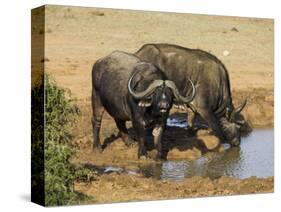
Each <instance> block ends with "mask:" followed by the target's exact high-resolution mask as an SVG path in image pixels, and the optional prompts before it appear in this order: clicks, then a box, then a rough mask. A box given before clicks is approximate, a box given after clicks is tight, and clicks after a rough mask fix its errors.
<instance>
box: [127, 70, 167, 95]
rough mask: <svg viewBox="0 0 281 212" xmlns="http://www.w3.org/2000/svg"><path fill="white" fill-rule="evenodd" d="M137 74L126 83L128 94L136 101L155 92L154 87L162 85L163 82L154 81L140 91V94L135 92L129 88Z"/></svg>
mask: <svg viewBox="0 0 281 212" xmlns="http://www.w3.org/2000/svg"><path fill="white" fill-rule="evenodd" d="M136 73H137V72H135V73H134V74H133V75H132V76H131V77H130V79H129V82H128V90H129V92H130V94H131V95H132V96H133V97H134V98H136V99H142V98H144V97H147V96H149V95H150V94H152V93H153V91H154V90H155V88H156V87H158V86H161V85H163V82H164V81H163V80H154V81H153V82H152V83H151V84H150V85H149V86H148V88H147V89H146V90H144V91H141V92H135V91H133V89H132V87H131V83H132V79H133V78H134V76H135V75H136Z"/></svg>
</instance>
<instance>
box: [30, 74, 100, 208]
mask: <svg viewBox="0 0 281 212" xmlns="http://www.w3.org/2000/svg"><path fill="white" fill-rule="evenodd" d="M44 81H45V89H44V88H43V89H42V88H38V87H35V88H34V89H33V90H34V92H33V93H32V94H36V93H37V92H36V91H37V90H38V91H41V92H42V90H43V91H44V92H45V101H44V99H42V98H39V99H38V101H42V100H43V102H41V104H43V105H45V107H44V117H45V120H44V121H45V131H44V133H45V134H44V161H45V169H44V175H43V176H44V178H45V187H44V191H45V199H44V200H45V201H44V202H45V205H47V206H53V205H68V204H76V203H80V201H83V200H84V199H85V198H86V197H85V196H83V195H81V194H78V193H77V192H74V190H73V182H74V181H75V180H92V179H93V178H94V176H95V173H94V172H92V171H91V170H88V169H84V168H82V169H79V170H75V169H74V167H73V166H72V164H70V162H69V160H70V158H71V157H72V155H73V154H74V153H75V149H74V147H72V146H71V144H70V141H71V140H72V139H73V133H72V131H73V127H74V126H75V125H76V124H77V121H78V115H79V113H80V112H79V108H78V107H77V105H76V104H75V101H74V100H72V99H71V95H70V92H67V91H66V90H65V89H63V88H60V87H58V86H57V85H56V84H55V83H54V81H53V80H50V78H49V77H48V76H45V79H44ZM40 86H41V87H42V86H44V85H43V83H41V85H40ZM35 96H36V95H35ZM38 96H40V95H38ZM33 115H36V114H33ZM37 116H38V117H37V118H38V119H42V114H40V113H38V114H37ZM33 118H34V117H33ZM35 119H36V118H35ZM32 122H33V121H32ZM39 122H40V121H39ZM33 123H34V125H35V124H36V121H34V122H33ZM37 128H38V129H36V126H34V127H32V130H34V132H32V133H33V134H34V136H33V137H34V139H35V140H36V139H37V140H38V138H39V137H40V136H39V137H38V135H36V133H37V134H39V133H42V132H43V130H42V126H39V125H38V127H37ZM39 140H40V139H39ZM35 143H36V142H35ZM38 143H40V142H38ZM32 146H33V148H32V151H38V150H39V152H40V148H36V146H37V145H35V144H33V145H32ZM33 155H34V154H33ZM38 158H39V157H38ZM33 159H36V158H33ZM35 163H36V162H35ZM33 165H34V164H32V166H33ZM35 165H36V164H35ZM41 177H42V176H41ZM40 179H41V178H40ZM40 179H39V180H40ZM33 184H34V185H36V184H38V183H36V182H35V183H33Z"/></svg>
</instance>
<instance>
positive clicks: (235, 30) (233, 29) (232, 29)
mask: <svg viewBox="0 0 281 212" xmlns="http://www.w3.org/2000/svg"><path fill="white" fill-rule="evenodd" d="M231 31H232V32H239V30H238V29H237V28H236V27H232V28H231Z"/></svg>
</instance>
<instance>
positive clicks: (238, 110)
mask: <svg viewBox="0 0 281 212" xmlns="http://www.w3.org/2000/svg"><path fill="white" fill-rule="evenodd" d="M246 104H247V99H244V101H243V102H242V103H241V104H240V105H239V106H238V107H237V108H235V109H234V111H235V113H240V112H241V111H242V110H243V109H244V107H245V106H246Z"/></svg>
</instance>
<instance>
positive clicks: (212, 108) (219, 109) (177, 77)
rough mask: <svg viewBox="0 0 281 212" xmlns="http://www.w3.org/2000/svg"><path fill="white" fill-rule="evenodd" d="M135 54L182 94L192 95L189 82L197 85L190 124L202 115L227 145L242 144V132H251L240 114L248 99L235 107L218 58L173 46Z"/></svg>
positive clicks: (156, 46) (149, 48) (148, 48)
mask: <svg viewBox="0 0 281 212" xmlns="http://www.w3.org/2000/svg"><path fill="white" fill-rule="evenodd" d="M135 55H136V56H138V57H139V58H140V59H141V60H142V61H145V62H149V63H152V64H154V65H156V66H157V67H159V68H160V69H161V70H162V71H163V72H164V73H165V74H166V76H167V77H168V79H169V80H172V81H173V82H174V83H175V84H176V86H177V87H178V89H179V90H180V91H181V94H182V95H184V94H186V93H187V92H189V88H188V87H187V86H186V83H187V81H189V80H191V81H192V82H193V83H194V85H195V87H196V96H195V98H194V100H193V101H192V102H190V103H189V104H187V106H188V108H190V109H191V110H192V111H193V114H195V115H194V116H193V117H194V118H193V120H189V122H191V123H189V124H190V125H192V123H193V122H194V120H195V119H196V116H201V118H203V119H204V120H205V121H206V122H207V124H208V126H209V127H211V128H212V129H213V131H214V132H215V134H216V135H217V136H218V137H219V138H220V139H221V140H222V141H223V142H227V143H230V144H231V145H232V146H237V145H239V144H240V140H241V133H242V132H243V133H244V132H245V133H248V132H250V131H251V128H250V126H249V124H248V123H247V122H246V121H245V119H244V117H243V116H242V114H241V113H240V112H241V111H242V110H243V108H244V107H245V105H246V100H245V101H243V102H242V103H241V105H239V106H238V107H236V108H235V107H234V106H233V103H232V97H231V91H230V82H229V76H228V72H227V69H226V67H225V66H224V64H223V63H222V62H221V61H220V60H219V59H218V58H217V57H215V56H214V55H212V54H210V53H207V52H205V51H202V50H199V49H188V48H184V47H181V46H177V45H171V44H145V45H143V46H142V47H141V48H140V49H139V50H138V51H137V52H136V53H135ZM189 117H192V116H189Z"/></svg>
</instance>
